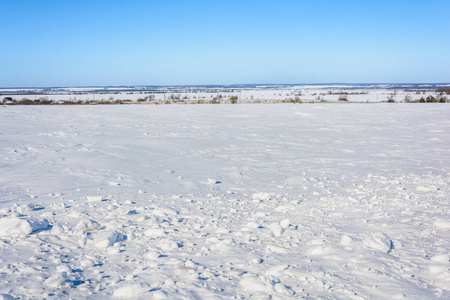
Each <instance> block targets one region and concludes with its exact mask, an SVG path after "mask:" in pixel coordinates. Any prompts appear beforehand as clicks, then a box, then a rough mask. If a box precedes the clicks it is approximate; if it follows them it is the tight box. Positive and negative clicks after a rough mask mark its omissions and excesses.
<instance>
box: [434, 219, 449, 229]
mask: <svg viewBox="0 0 450 300" xmlns="http://www.w3.org/2000/svg"><path fill="white" fill-rule="evenodd" d="M433 228H434V229H437V230H439V229H440V230H449V229H450V221H446V220H442V219H438V220H436V221H434V222H433Z"/></svg>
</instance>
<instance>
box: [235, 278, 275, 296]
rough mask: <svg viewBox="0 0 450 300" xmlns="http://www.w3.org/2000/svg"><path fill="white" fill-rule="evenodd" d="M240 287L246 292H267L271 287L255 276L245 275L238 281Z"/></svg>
mask: <svg viewBox="0 0 450 300" xmlns="http://www.w3.org/2000/svg"><path fill="white" fill-rule="evenodd" d="M239 285H240V287H241V288H242V289H243V290H244V291H246V292H259V293H269V292H270V291H271V289H270V288H269V287H267V286H266V285H265V284H264V283H263V282H262V281H261V280H259V279H258V278H256V277H246V278H244V279H242V280H241V281H239Z"/></svg>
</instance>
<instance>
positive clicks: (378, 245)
mask: <svg viewBox="0 0 450 300" xmlns="http://www.w3.org/2000/svg"><path fill="white" fill-rule="evenodd" d="M363 245H364V246H365V247H367V248H369V249H375V250H380V251H383V252H389V251H390V250H391V248H392V242H391V240H390V239H389V238H388V236H387V235H386V234H384V233H382V232H375V233H372V234H371V235H370V236H367V237H366V238H365V239H364V241H363Z"/></svg>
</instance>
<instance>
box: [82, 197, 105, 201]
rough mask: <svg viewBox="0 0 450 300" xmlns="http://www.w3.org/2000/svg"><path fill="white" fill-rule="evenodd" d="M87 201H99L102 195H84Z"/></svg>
mask: <svg viewBox="0 0 450 300" xmlns="http://www.w3.org/2000/svg"><path fill="white" fill-rule="evenodd" d="M86 200H87V202H101V201H103V200H104V197H103V196H86Z"/></svg>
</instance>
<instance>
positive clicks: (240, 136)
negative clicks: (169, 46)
mask: <svg viewBox="0 0 450 300" xmlns="http://www.w3.org/2000/svg"><path fill="white" fill-rule="evenodd" d="M449 116H450V106H449V105H445V104H426V105H423V104H396V105H391V104H347V105H337V104H328V105H320V104H315V105H309V104H305V105H296V104H276V105H273V104H266V105H264V104H259V105H258V104H253V105H250V104H242V105H167V106H153V105H146V106H142V105H139V106H138V105H132V106H119V105H116V106H31V107H30V106H7V107H6V106H3V107H0V174H1V178H0V294H4V295H3V299H8V295H9V296H11V297H15V298H18V299H43V298H49V299H60V298H67V299H69V298H72V299H85V298H91V299H109V298H112V297H130V298H134V299H138V298H141V299H152V298H154V299H164V298H167V299H213V298H214V299H221V298H223V299H232V298H237V299H241V298H244V299H247V298H251V299H270V298H272V299H288V298H306V299H317V298H320V297H322V298H325V299H402V298H404V299H439V298H441V299H449V298H450V271H449V267H450V263H449V250H450V231H449V230H450V202H449V196H450V192H449V187H448V185H449V182H450V176H449V175H450V163H449V158H450V155H449V150H448V149H449V146H450V119H449ZM9 299H10V298H9Z"/></svg>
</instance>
